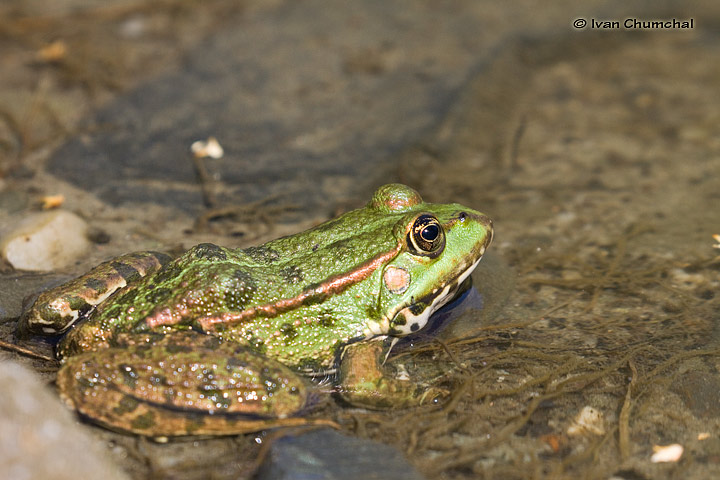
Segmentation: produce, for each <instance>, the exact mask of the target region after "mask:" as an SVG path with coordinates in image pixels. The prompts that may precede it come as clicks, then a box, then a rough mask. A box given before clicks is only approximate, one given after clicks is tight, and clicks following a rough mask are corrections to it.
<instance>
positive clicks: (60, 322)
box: [18, 252, 170, 336]
mask: <svg viewBox="0 0 720 480" xmlns="http://www.w3.org/2000/svg"><path fill="white" fill-rule="evenodd" d="M169 261H170V257H169V256H168V255H166V254H164V253H159V252H135V253H129V254H126V255H122V256H120V257H117V258H115V259H113V260H110V261H108V262H105V263H101V264H100V265H98V266H97V267H95V268H93V269H92V270H90V271H89V272H88V273H86V274H84V275H82V276H80V277H78V278H76V279H75V280H71V281H69V282H67V283H64V284H62V285H59V286H57V287H55V288H52V289H50V290H47V291H45V292H43V293H41V294H40V295H39V296H38V298H37V300H35V303H34V304H33V306H32V307H31V308H30V309H29V310H28V311H27V312H26V313H25V315H23V316H22V318H21V319H20V322H19V323H18V333H19V334H20V335H21V336H22V335H27V334H40V335H57V334H61V333H63V332H65V331H66V330H67V329H69V328H70V327H71V326H72V325H73V324H74V323H76V322H77V321H78V320H79V319H81V318H83V317H85V316H87V315H88V313H90V312H91V311H92V309H93V308H95V306H97V305H98V304H99V303H100V302H102V301H103V300H105V299H107V298H108V297H109V296H110V295H112V294H113V293H115V292H116V291H117V290H119V289H121V288H123V287H125V286H127V285H129V284H131V283H133V282H135V281H137V280H138V279H140V278H142V277H144V276H146V275H148V274H150V273H152V272H155V271H156V270H159V269H160V268H161V267H162V266H163V265H165V264H166V263H168V262H169Z"/></svg>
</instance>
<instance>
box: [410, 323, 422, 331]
mask: <svg viewBox="0 0 720 480" xmlns="http://www.w3.org/2000/svg"><path fill="white" fill-rule="evenodd" d="M418 330H420V324H418V323H413V324H411V325H410V331H411V332H417V331H418Z"/></svg>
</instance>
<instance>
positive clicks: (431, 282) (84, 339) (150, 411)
mask: <svg viewBox="0 0 720 480" xmlns="http://www.w3.org/2000/svg"><path fill="white" fill-rule="evenodd" d="M491 239H492V222H491V221H490V219H489V218H488V217H486V216H485V215H483V214H482V213H480V212H476V211H474V210H471V209H468V208H467V207H464V206H462V205H458V204H430V203H425V202H423V201H422V199H421V198H420V196H419V194H418V193H417V192H415V191H414V190H412V189H410V188H408V187H405V186H403V185H385V186H383V187H380V188H379V189H378V190H377V191H376V192H375V194H374V195H373V197H372V199H371V200H370V202H369V203H368V204H367V205H366V206H365V207H363V208H360V209H358V210H354V211H351V212H348V213H346V214H344V215H342V216H341V217H339V218H337V219H334V220H331V221H329V222H326V223H324V224H321V225H318V226H317V227H315V228H312V229H310V230H307V231H305V232H302V233H299V234H297V235H292V236H288V237H283V238H279V239H277V240H273V241H271V242H268V243H266V244H264V245H260V246H257V247H250V248H246V249H228V248H225V247H222V246H218V245H214V244H209V243H204V244H200V245H197V246H195V247H193V248H192V249H190V250H189V251H188V252H186V253H185V254H183V255H181V256H180V257H178V258H176V259H174V260H172V261H170V262H162V261H159V260H157V258H156V260H155V263H154V264H153V265H152V268H149V267H145V266H143V267H138V266H137V264H135V263H129V262H126V261H124V260H118V261H115V263H113V262H108V263H107V264H104V265H103V266H100V267H98V268H97V269H96V270H94V271H93V272H91V274H89V275H86V276H84V277H81V278H80V279H78V280H76V281H74V283H71V284H68V286H65V287H61V288H60V289H59V290H57V292H60V298H62V299H63V301H64V302H66V303H68V304H73V305H75V308H76V310H77V311H78V312H80V313H78V318H81V319H82V321H81V322H79V323H77V325H76V326H75V327H74V328H73V329H72V330H70V331H69V332H68V333H67V334H66V335H65V336H64V337H63V339H62V340H61V341H60V343H59V344H58V347H57V354H58V357H59V358H61V359H62V361H63V363H64V364H63V367H62V368H61V370H60V372H59V374H58V386H59V388H60V391H61V395H62V396H63V398H64V399H65V400H66V401H67V402H68V403H69V404H70V405H72V406H73V407H74V408H76V409H77V410H78V411H80V412H81V413H82V414H83V415H84V416H87V417H89V418H91V419H93V420H95V421H96V422H98V423H100V424H102V425H105V426H108V427H110V428H113V429H117V430H121V431H126V432H133V433H138V434H142V435H190V434H193V435H195V434H218V433H225V434H233V433H238V432H244V431H249V430H247V429H248V428H258V425H262V426H263V427H269V426H277V425H281V424H285V423H283V422H286V421H288V420H289V419H291V418H293V417H295V416H297V415H300V414H301V413H302V412H303V411H304V410H305V409H306V408H307V407H308V404H309V403H308V394H307V391H306V388H305V380H304V378H303V377H302V376H301V375H298V373H305V372H307V371H314V372H318V373H322V372H327V371H330V370H333V369H335V367H336V362H337V360H338V359H339V358H348V359H349V361H351V362H352V363H353V364H356V365H358V368H360V369H363V368H366V369H367V371H366V372H362V371H360V372H358V371H354V372H353V373H352V374H347V375H346V374H343V375H342V376H343V378H341V379H340V382H341V384H342V385H343V388H342V391H344V392H353V393H347V395H346V398H348V399H349V400H350V401H351V402H352V401H353V398H357V399H359V402H358V403H360V404H363V405H364V404H366V402H365V400H364V398H365V396H367V395H366V394H367V393H368V388H370V389H372V388H374V387H373V385H375V386H376V387H378V386H379V385H380V384H383V385H385V387H383V388H384V390H383V392H384V393H383V395H386V396H385V397H384V398H383V399H382V402H381V403H384V404H391V403H395V402H397V403H398V404H405V403H407V402H410V403H412V402H416V401H417V400H418V397H417V395H416V392H415V390H414V389H407V388H405V387H402V386H401V385H395V384H394V382H392V381H391V380H387V379H383V378H382V372H380V371H379V370H378V371H377V372H376V371H375V369H376V367H377V366H378V365H379V364H378V362H377V361H369V362H368V361H365V360H363V359H362V357H363V356H365V355H368V354H369V355H378V353H377V348H376V347H377V345H376V344H379V342H368V341H369V340H373V339H381V338H384V337H386V336H403V335H407V334H410V333H412V332H414V331H416V330H419V329H421V328H422V327H423V326H424V325H425V324H426V323H427V320H428V318H429V316H430V315H431V314H432V312H433V311H435V310H436V309H437V308H440V306H442V305H443V304H444V303H445V302H447V301H448V300H449V299H450V298H451V297H452V296H453V294H454V292H455V291H456V290H457V287H458V285H459V284H460V283H461V282H462V281H463V280H464V279H465V278H467V276H468V275H469V274H470V272H471V271H472V269H474V268H475V266H476V265H477V263H478V261H479V259H480V258H481V257H482V255H483V253H484V252H485V249H486V248H487V246H488V244H489V243H490V241H491ZM137 255H139V257H138V258H139V259H140V260H143V261H148V262H149V260H147V259H146V257H145V256H144V255H147V254H137ZM140 263H141V264H142V262H140ZM110 271H111V272H112V275H110V274H109V273H107V272H110ZM97 273H100V274H103V275H105V277H109V276H113V278H122V279H123V281H125V283H126V284H127V285H126V286H124V287H123V288H121V289H119V290H117V289H115V290H113V292H115V293H112V292H110V289H109V288H108V289H107V290H103V288H104V285H106V284H107V282H104V281H99V280H102V279H103V278H104V277H103V275H100V276H98V275H97ZM83 289H84V290H83ZM116 290H117V291H116ZM88 291H91V292H95V293H94V294H93V295H94V296H93V295H87V292H88ZM79 292H82V293H83V294H82V295H80V294H79ZM101 292H102V293H101ZM110 295H112V296H110ZM76 297H77V299H76ZM88 297H92V298H93V300H92V303H91V302H89V301H88V300H87V298H88ZM78 299H79V300H78ZM99 299H100V301H99V302H98V300H99ZM102 299H104V300H105V301H102ZM80 300H82V302H81V301H80ZM52 301H53V300H51V299H49V297H48V298H47V299H44V300H43V302H41V303H40V304H38V305H37V306H38V307H40V308H36V310H37V309H41V307H42V306H43V305H46V304H51V303H52ZM83 302H84V303H83ZM71 323H72V322H71ZM33 328H37V325H33ZM41 328H42V327H41ZM53 328H54V329H55V330H54V331H57V332H59V331H62V330H61V328H63V327H53ZM65 328H67V327H65ZM368 343H371V344H373V346H372V347H364V345H366V344H368ZM343 362H344V360H343ZM249 372H254V373H249ZM262 372H264V373H262ZM360 374H362V375H364V374H367V377H366V378H372V381H370V382H368V381H365V380H363V379H362V378H361V377H362V375H360ZM255 375H259V376H257V377H256V376H255ZM263 375H265V376H263ZM268 375H269V377H268ZM359 375H360V376H359ZM346 377H347V378H346ZM254 379H256V380H254ZM353 379H354V380H353ZM353 382H354V383H355V385H354V386H352V387H350V386H349V385H348V383H353ZM272 385H275V387H273V386H272ZM277 389H279V390H277ZM287 392H294V393H292V394H288V395H285V393H287ZM370 393H371V392H370ZM255 398H257V399H259V401H258V402H255V401H254V399H255ZM367 398H372V395H369V396H367ZM179 412H182V413H183V414H185V415H182V414H181V413H179ZM219 419H223V421H220V420H219ZM295 420H297V419H295ZM258 422H260V423H258ZM223 423H224V425H223Z"/></svg>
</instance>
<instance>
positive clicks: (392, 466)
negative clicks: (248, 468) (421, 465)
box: [255, 429, 423, 480]
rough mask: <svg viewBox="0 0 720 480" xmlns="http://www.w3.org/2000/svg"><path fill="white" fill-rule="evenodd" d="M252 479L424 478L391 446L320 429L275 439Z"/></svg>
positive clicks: (349, 479)
mask: <svg viewBox="0 0 720 480" xmlns="http://www.w3.org/2000/svg"><path fill="white" fill-rule="evenodd" d="M255 478H256V479H257V480H270V479H279V480H291V479H297V480H299V479H307V478H313V479H318V480H332V479H343V480H361V479H368V480H369V479H381V478H392V479H394V480H420V479H422V478H423V477H422V476H421V475H420V474H419V473H418V472H417V471H416V470H415V469H414V468H413V467H412V466H411V465H410V464H409V463H408V462H407V460H405V458H404V457H403V456H402V454H401V453H400V452H399V451H397V450H396V449H394V448H393V447H390V446H388V445H383V444H381V443H376V442H373V441H370V440H365V439H361V438H354V437H349V436H347V435H343V434H341V433H339V432H336V431H335V430H331V429H321V430H314V431H311V432H309V433H306V434H303V435H297V436H288V437H283V438H281V439H279V440H276V441H275V442H274V443H273V444H272V445H271V447H270V452H269V453H268V455H267V457H266V458H265V461H264V462H263V464H262V465H261V467H260V470H259V471H258V473H257V476H256V477H255Z"/></svg>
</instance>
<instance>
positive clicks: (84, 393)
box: [57, 331, 330, 437]
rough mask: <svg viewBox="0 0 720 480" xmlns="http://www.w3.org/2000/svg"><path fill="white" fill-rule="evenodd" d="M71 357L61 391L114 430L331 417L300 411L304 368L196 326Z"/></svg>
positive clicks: (209, 427)
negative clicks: (295, 368)
mask: <svg viewBox="0 0 720 480" xmlns="http://www.w3.org/2000/svg"><path fill="white" fill-rule="evenodd" d="M116 341H117V345H118V346H114V347H111V348H106V349H102V350H98V351H96V352H86V353H82V354H79V355H75V356H71V357H69V358H67V359H66V361H65V363H64V364H63V366H62V367H61V369H60V371H59V372H58V376H57V385H58V389H59V390H60V395H61V397H62V398H63V399H64V400H65V401H66V403H68V404H69V405H70V406H71V407H72V408H74V409H76V410H77V411H78V412H79V413H80V414H81V415H82V416H84V417H87V418H89V419H90V420H92V421H94V422H95V423H99V424H101V425H103V426H105V427H107V428H110V429H112V430H117V431H122V432H129V433H135V434H140V435H147V436H153V437H169V436H183V435H236V434H241V433H249V432H254V431H258V430H262V429H264V428H271V427H279V426H298V425H308V424H328V423H330V422H327V421H323V420H315V421H313V420H306V419H302V418H297V417H294V415H297V414H300V413H302V412H303V411H304V410H307V409H308V405H309V402H311V400H312V397H311V396H310V395H309V394H308V389H307V386H306V383H305V379H303V378H302V377H301V376H300V375H299V374H297V373H296V372H294V371H293V370H291V369H290V368H288V367H285V366H284V365H282V364H280V363H279V362H277V361H275V360H272V359H269V358H267V357H264V356H262V355H260V354H258V353H255V352H252V351H250V350H249V349H247V348H245V347H244V346H242V345H240V344H236V343H230V342H224V343H223V342H221V341H220V340H219V339H218V338H216V337H213V336H210V335H205V334H201V333H197V332H193V331H178V332H173V333H169V334H167V335H158V334H120V335H118V336H117V337H116Z"/></svg>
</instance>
